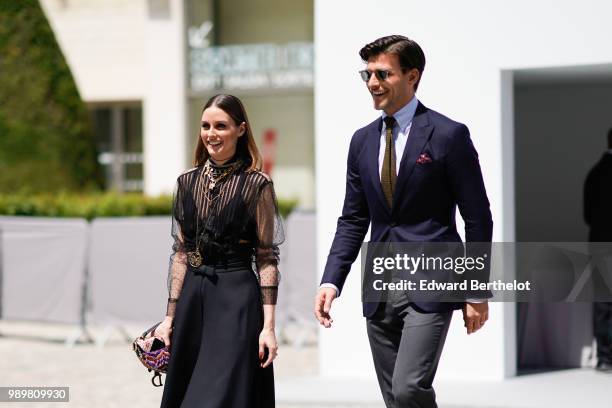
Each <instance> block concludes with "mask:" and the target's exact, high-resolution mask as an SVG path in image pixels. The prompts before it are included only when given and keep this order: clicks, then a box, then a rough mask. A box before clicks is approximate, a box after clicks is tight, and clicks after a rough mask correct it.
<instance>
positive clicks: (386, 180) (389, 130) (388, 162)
mask: <svg viewBox="0 0 612 408" xmlns="http://www.w3.org/2000/svg"><path fill="white" fill-rule="evenodd" d="M394 125H395V118H394V117H393V116H387V117H386V118H385V134H386V135H385V136H386V137H385V141H386V144H385V158H384V160H383V165H382V170H381V172H380V183H381V184H382V189H383V193H384V194H385V198H386V199H387V203H389V208H392V207H393V191H394V190H395V180H396V179H397V175H396V174H395V143H393V126H394Z"/></svg>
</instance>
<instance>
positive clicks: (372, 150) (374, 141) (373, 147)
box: [367, 119, 391, 213]
mask: <svg viewBox="0 0 612 408" xmlns="http://www.w3.org/2000/svg"><path fill="white" fill-rule="evenodd" d="M381 132H382V119H378V121H377V122H375V125H374V126H371V127H370V130H369V134H368V138H367V140H368V146H367V156H368V173H370V177H371V178H372V185H373V186H374V190H375V191H376V197H377V198H378V201H380V205H381V206H382V207H383V208H385V209H386V211H387V212H388V213H391V209H390V208H389V204H387V200H386V199H385V195H384V193H383V191H382V185H381V183H380V174H379V172H378V154H379V152H380V135H381Z"/></svg>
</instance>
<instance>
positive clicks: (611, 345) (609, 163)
mask: <svg viewBox="0 0 612 408" xmlns="http://www.w3.org/2000/svg"><path fill="white" fill-rule="evenodd" d="M584 220H585V221H586V223H587V224H588V225H589V241H591V242H612V129H610V130H609V131H608V150H607V151H606V152H605V153H604V155H603V156H602V157H601V159H600V160H599V161H598V162H597V164H595V166H594V167H593V168H592V169H591V171H590V172H589V174H588V176H587V179H586V182H585V183H584ZM593 331H594V334H595V340H596V342H597V366H596V369H597V370H598V371H601V372H606V373H612V302H594V303H593Z"/></svg>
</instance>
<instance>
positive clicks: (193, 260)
mask: <svg viewBox="0 0 612 408" xmlns="http://www.w3.org/2000/svg"><path fill="white" fill-rule="evenodd" d="M187 261H188V262H189V265H191V266H193V267H194V268H199V267H200V266H201V265H202V255H200V251H191V252H188V253H187Z"/></svg>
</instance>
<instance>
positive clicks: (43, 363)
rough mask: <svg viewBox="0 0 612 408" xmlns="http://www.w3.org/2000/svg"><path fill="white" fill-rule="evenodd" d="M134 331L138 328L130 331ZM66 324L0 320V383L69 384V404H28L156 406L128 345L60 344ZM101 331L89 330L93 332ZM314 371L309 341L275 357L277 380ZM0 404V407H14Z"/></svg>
mask: <svg viewBox="0 0 612 408" xmlns="http://www.w3.org/2000/svg"><path fill="white" fill-rule="evenodd" d="M132 331H133V335H134V336H136V335H138V334H139V333H138V331H139V329H134V330H132ZM71 332H72V329H71V328H68V327H65V326H60V325H50V324H32V323H27V324H26V323H17V322H5V321H0V335H1V337H0V386H68V387H70V403H53V404H49V403H28V404H26V405H24V406H27V407H30V408H32V407H42V408H49V407H51V406H53V407H62V406H66V407H71V408H72V407H84V408H114V407H121V408H123V407H130V408H145V407H147V408H148V407H158V406H159V402H160V400H161V394H162V387H153V386H152V385H151V383H150V374H149V373H147V372H146V370H145V369H144V367H142V366H141V365H140V363H139V362H138V360H137V359H136V356H135V355H134V353H133V351H132V350H131V344H130V343H127V342H125V340H123V338H122V335H121V334H120V333H119V332H118V331H116V332H113V334H112V335H111V337H110V339H109V341H108V342H107V343H106V345H105V346H104V347H97V346H96V345H95V344H92V343H89V344H77V345H76V346H74V347H72V348H68V347H66V346H65V344H64V342H63V339H65V338H66V337H67V336H68V335H70V333H71ZM101 333H103V330H101V329H100V328H93V330H92V334H94V335H99V334H101ZM316 371H317V352H316V345H315V344H313V342H310V344H307V345H305V346H304V347H302V348H299V349H298V348H294V347H290V346H281V349H280V351H279V357H278V358H277V360H276V361H275V374H276V379H277V381H283V380H290V379H292V378H298V377H300V376H312V375H314V374H316ZM16 405H17V404H15V403H0V407H5V406H6V407H15V406H16ZM277 407H278V408H349V407H351V408H354V407H356V408H375V407H376V408H380V405H356V404H350V406H349V405H338V404H331V405H318V404H311V403H303V404H299V405H295V404H282V403H279V404H278V405H277Z"/></svg>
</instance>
